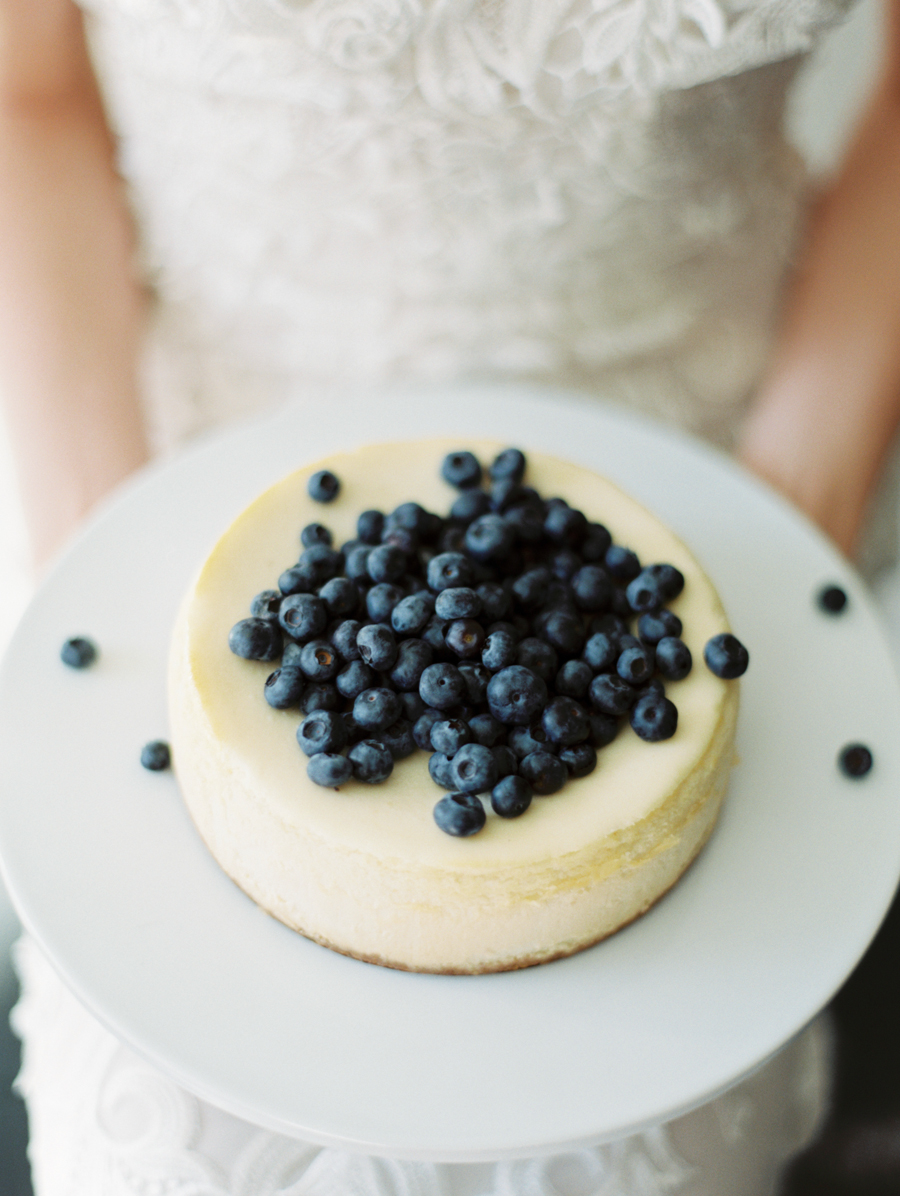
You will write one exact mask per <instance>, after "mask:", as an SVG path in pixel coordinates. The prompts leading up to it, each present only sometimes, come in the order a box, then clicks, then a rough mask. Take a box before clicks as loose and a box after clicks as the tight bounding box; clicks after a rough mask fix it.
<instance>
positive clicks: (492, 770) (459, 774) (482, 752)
mask: <svg viewBox="0 0 900 1196" xmlns="http://www.w3.org/2000/svg"><path fill="white" fill-rule="evenodd" d="M432 734H433V732H432ZM450 775H451V777H452V778H453V786H454V788H455V789H458V790H459V791H460V793H484V792H486V791H487V790H489V789H493V787H494V786H495V785H496V783H497V780H498V777H497V761H496V760H495V759H494V754H493V751H492V749H491V748H487V747H485V746H484V745H483V744H481V743H466V744H463V746H462V747H461V748H460V749H459V750H458V751H457V752H456V754H455V755H454V756H453V757H452V759H451V760H450Z"/></svg>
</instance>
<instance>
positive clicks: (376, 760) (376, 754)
mask: <svg viewBox="0 0 900 1196" xmlns="http://www.w3.org/2000/svg"><path fill="white" fill-rule="evenodd" d="M347 759H348V760H349V761H350V764H351V766H352V768H353V778H354V780H357V781H363V782H364V783H365V784H366V785H380V784H381V782H382V781H386V780H387V779H388V777H389V776H390V775H391V773H392V772H393V771H394V757H393V756H392V755H391V751H390V748H388V747H387V746H386V745H385V744H383V743H379V742H378V741H377V740H376V739H361V740H360V741H359V743H355V744H354V745H353V747H352V748H351V749H350V750H349V752H348V753H347Z"/></svg>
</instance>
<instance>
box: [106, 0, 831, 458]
mask: <svg viewBox="0 0 900 1196" xmlns="http://www.w3.org/2000/svg"><path fill="white" fill-rule="evenodd" d="M841 3H842V0H793V2H792V3H790V4H785V3H784V2H783V0H757V2H756V3H746V2H745V0H89V3H88V8H89V9H90V11H91V13H92V15H93V21H92V32H93V44H94V47H95V54H96V58H97V62H98V66H99V69H100V74H101V77H102V79H103V80H104V84H105V88H106V93H107V98H108V103H109V107H110V111H111V114H112V118H113V120H114V123H115V125H116V127H117V129H118V131H119V135H120V145H121V164H122V170H123V173H124V175H125V177H126V179H127V180H128V183H129V186H130V188H131V191H132V195H133V200H134V205H135V208H136V211H137V213H138V223H139V226H140V228H141V231H142V236H143V247H142V248H143V257H144V268H145V272H146V275H147V277H148V279H149V280H150V281H151V283H152V285H153V287H154V289H155V292H156V294H157V297H158V310H157V315H156V326H155V331H154V336H153V338H152V345H151V350H150V352H149V354H148V364H147V379H148V381H147V390H148V395H149V398H148V402H149V406H150V412H151V419H152V423H153V425H154V427H155V428H156V436H157V440H158V442H159V443H161V444H166V443H171V442H173V441H177V440H179V439H182V438H183V437H184V436H185V435H188V434H190V433H191V432H192V431H194V430H196V429H198V428H200V427H204V426H206V425H208V424H209V423H211V422H217V421H220V420H223V419H228V418H231V417H233V416H235V415H240V414H244V413H246V412H249V411H254V410H258V409H259V407H260V406H261V405H271V404H273V403H276V402H279V401H281V400H282V399H284V398H285V397H287V396H293V397H296V396H297V395H298V394H299V395H304V394H309V395H313V394H322V393H328V391H329V389H330V388H332V387H345V388H346V387H352V388H355V389H359V388H360V387H363V386H366V385H368V384H372V385H374V386H382V385H384V384H388V383H390V382H391V381H394V380H397V379H402V380H404V381H408V380H410V379H422V380H428V381H443V380H454V379H460V378H470V377H480V378H497V377H500V378H521V379H529V380H532V381H553V382H563V383H567V384H570V385H574V386H577V387H580V388H582V389H585V390H589V391H592V392H594V393H598V394H601V395H603V396H605V397H608V398H612V399H614V400H618V401H621V402H624V403H627V404H629V405H638V406H640V407H642V408H644V409H645V410H649V411H652V412H654V413H657V414H660V415H662V416H664V417H665V418H669V419H674V420H677V421H678V422H680V423H686V424H687V425H688V426H689V427H691V428H692V429H694V430H696V431H698V432H700V433H702V434H704V435H707V436H710V437H712V438H713V439H716V440H718V441H719V442H721V443H727V441H728V438H729V435H730V431H731V429H732V428H733V426H734V424H735V422H736V419H737V418H738V413H739V409H740V406H741V403H742V402H743V401H744V400H745V399H746V397H747V395H748V394H749V392H750V391H751V390H752V387H753V385H754V382H755V380H756V377H757V375H758V372H759V369H760V366H761V363H762V361H763V358H764V355H765V351H766V346H767V342H768V337H769V331H770V327H771V323H772V318H773V312H774V309H775V305H776V302H777V296H778V293H779V290H780V286H781V282H782V278H783V274H784V270H785V268H786V264H787V262H788V260H789V258H790V255H791V251H792V246H793V245H794V243H795V241H796V237H797V234H798V220H799V216H798V213H799V212H800V210H801V206H802V198H803V193H804V186H805V184H804V175H803V170H802V166H801V164H800V162H799V161H798V159H797V157H796V155H795V154H794V152H793V150H792V149H791V148H790V146H789V145H787V143H786V142H785V140H784V138H783V135H782V129H781V123H782V111H783V102H784V97H785V93H786V90H787V88H788V86H789V85H790V82H791V80H792V78H793V75H794V73H795V70H796V66H797V62H798V61H799V60H798V58H797V55H799V54H801V53H802V52H804V51H805V50H806V49H807V48H808V47H809V46H810V44H811V42H812V40H813V38H814V37H815V35H816V34H817V32H818V31H819V30H820V29H822V28H823V27H824V26H825V25H827V24H828V23H829V22H831V21H833V20H834V19H836V17H837V16H838V14H839V11H840V5H841Z"/></svg>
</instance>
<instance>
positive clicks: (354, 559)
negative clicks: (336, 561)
mask: <svg viewBox="0 0 900 1196" xmlns="http://www.w3.org/2000/svg"><path fill="white" fill-rule="evenodd" d="M371 551H372V549H371V548H370V547H369V545H368V544H357V545H355V546H354V547H353V548H349V549H347V550H346V551H345V553H344V572H345V573H346V575H347V576H348V577H349V578H352V579H353V580H354V581H359V580H360V578H363V577H368V576H369V553H370V552H371Z"/></svg>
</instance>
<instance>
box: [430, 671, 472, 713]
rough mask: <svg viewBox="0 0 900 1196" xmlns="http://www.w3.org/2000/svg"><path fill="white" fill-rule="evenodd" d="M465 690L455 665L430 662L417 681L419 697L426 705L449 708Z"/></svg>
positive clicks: (455, 703) (461, 697) (463, 682)
mask: <svg viewBox="0 0 900 1196" xmlns="http://www.w3.org/2000/svg"><path fill="white" fill-rule="evenodd" d="M465 692H466V683H465V681H464V680H463V677H462V674H461V673H460V671H459V669H458V668H457V667H456V665H453V664H448V663H444V662H441V663H439V664H430V665H429V666H428V668H427V669H425V670H424V671H423V673H422V677H421V679H420V681H419V697H420V698H421V699H422V701H423V702H424V703H425V705H426V706H433V707H434V708H435V709H436V710H449V709H450V707H451V706H456V705H458V703H459V702H461V701H462V699H463V696H464V694H465Z"/></svg>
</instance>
